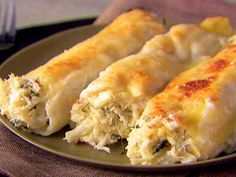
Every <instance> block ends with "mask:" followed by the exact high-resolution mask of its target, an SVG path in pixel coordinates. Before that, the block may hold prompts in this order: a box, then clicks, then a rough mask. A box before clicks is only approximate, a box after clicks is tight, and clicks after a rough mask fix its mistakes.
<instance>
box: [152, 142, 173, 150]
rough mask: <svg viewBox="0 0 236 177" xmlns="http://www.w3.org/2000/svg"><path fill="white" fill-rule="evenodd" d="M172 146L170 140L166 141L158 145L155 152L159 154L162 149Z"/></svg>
mask: <svg viewBox="0 0 236 177" xmlns="http://www.w3.org/2000/svg"><path fill="white" fill-rule="evenodd" d="M169 146H170V143H169V141H168V140H164V141H162V143H161V144H160V145H158V146H157V147H156V149H155V151H154V153H157V152H159V151H160V150H161V149H163V148H165V147H169Z"/></svg>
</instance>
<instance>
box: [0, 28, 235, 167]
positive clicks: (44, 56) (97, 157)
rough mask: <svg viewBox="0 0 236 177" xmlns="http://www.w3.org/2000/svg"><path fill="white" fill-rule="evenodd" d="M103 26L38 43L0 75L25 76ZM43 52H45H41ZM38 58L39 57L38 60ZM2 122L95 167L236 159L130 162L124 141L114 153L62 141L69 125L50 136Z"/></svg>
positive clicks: (47, 147) (15, 57)
mask: <svg viewBox="0 0 236 177" xmlns="http://www.w3.org/2000/svg"><path fill="white" fill-rule="evenodd" d="M103 27H104V25H87V26H83V27H77V28H73V29H70V30H66V31H63V32H59V33H57V34H54V35H52V36H50V37H48V38H46V39H43V40H41V41H39V42H36V43H34V44H32V45H30V46H28V47H26V48H24V49H22V50H21V51H19V52H17V53H16V54H14V55H13V56H11V57H10V58H9V59H7V60H6V61H5V62H4V63H3V64H2V65H1V66H0V76H1V77H2V78H6V77H7V75H8V74H10V72H13V73H15V74H16V75H22V74H23V73H27V72H29V71H30V70H32V69H34V68H36V67H38V66H39V65H41V64H44V63H45V62H46V61H48V60H49V59H50V58H52V57H53V56H55V55H57V54H60V53H61V52H63V50H65V49H69V48H70V47H71V46H73V45H74V44H76V43H78V42H79V41H83V40H85V39H86V38H88V37H90V36H92V35H94V34H95V33H96V32H98V31H99V30H101V29H102V28H103ZM42 51H43V52H42ZM37 59H38V60H37ZM9 71H10V72H9ZM0 120H1V122H2V123H3V124H4V125H5V126H6V127H7V128H8V129H9V130H11V131H12V132H13V133H14V134H16V135H17V136H19V137H21V138H22V139H24V140H25V141H27V142H29V143H31V144H33V145H35V146H37V147H39V148H41V149H44V150H46V151H49V152H51V153H54V154H57V155H60V156H63V157H66V158H69V159H73V160H76V161H79V162H82V163H86V164H89V165H92V166H96V167H98V166H99V167H104V168H113V169H122V170H131V171H173V170H184V169H193V168H201V167H207V166H212V165H216V164H221V163H225V162H229V161H232V160H235V159H236V153H232V154H229V155H225V156H220V157H217V158H214V159H210V160H205V161H199V162H194V163H189V164H174V165H130V164H129V160H128V158H127V157H126V156H125V155H123V154H122V151H123V148H124V145H123V147H122V143H119V144H116V145H113V146H111V152H112V153H111V154H108V153H105V152H102V151H96V150H94V149H93V148H92V147H91V146H89V145H86V144H79V145H75V144H69V143H67V142H66V141H64V140H63V138H64V132H65V130H66V128H64V129H63V130H61V131H60V132H58V133H55V134H53V135H52V136H49V137H42V136H39V135H35V134H28V133H26V132H24V131H22V130H20V129H17V128H15V127H14V126H13V125H12V124H11V123H10V122H9V121H8V119H7V118H6V117H4V116H0Z"/></svg>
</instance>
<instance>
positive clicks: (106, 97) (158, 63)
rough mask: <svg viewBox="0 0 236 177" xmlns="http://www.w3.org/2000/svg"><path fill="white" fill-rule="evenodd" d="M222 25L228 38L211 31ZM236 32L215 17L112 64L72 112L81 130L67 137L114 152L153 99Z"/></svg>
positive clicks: (174, 30) (184, 27)
mask: <svg viewBox="0 0 236 177" xmlns="http://www.w3.org/2000/svg"><path fill="white" fill-rule="evenodd" d="M222 22H225V24H226V25H225V29H229V30H228V31H230V32H229V33H228V34H227V35H226V34H220V30H216V29H214V30H216V32H215V31H214V30H213V29H212V28H211V24H214V25H215V24H218V23H222ZM232 33H233V32H232V27H231V26H230V24H229V21H228V19H227V18H223V17H214V18H209V19H206V20H204V21H203V22H202V23H201V24H199V25H195V24H180V25H176V26H174V27H172V28H171V29H170V31H169V32H168V33H166V34H161V35H157V36H155V37H154V38H152V39H151V40H150V41H148V42H147V43H146V44H145V46H144V47H143V49H142V50H141V51H140V52H139V53H138V54H135V55H131V56H128V57H126V58H124V59H122V60H119V61H117V62H115V63H113V64H112V65H111V66H109V67H108V68H107V69H106V70H105V71H103V72H101V74H100V76H99V77H98V78H97V79H96V80H94V81H93V82H92V83H90V84H89V85H88V87H87V88H86V89H84V90H83V91H82V93H81V95H80V98H79V99H78V100H77V102H76V103H75V104H74V105H73V108H72V111H71V121H72V122H73V124H76V125H75V126H76V127H75V128H74V129H73V130H71V131H69V132H67V133H66V137H65V139H66V140H67V141H68V142H70V143H72V142H73V143H77V142H86V143H89V144H91V145H93V146H94V147H95V148H96V149H99V150H105V151H107V152H109V151H110V150H109V148H108V147H106V145H109V144H113V143H116V142H117V141H118V140H119V139H122V138H127V137H128V135H129V133H130V131H131V129H132V128H134V127H135V125H136V122H137V120H138V119H139V117H140V115H141V114H142V111H143V109H144V107H145V105H146V103H147V101H148V100H149V99H150V98H151V97H152V96H154V95H155V94H156V93H158V92H160V91H161V90H162V89H163V88H164V86H165V85H166V83H167V82H168V81H169V80H170V79H171V78H173V77H174V76H176V75H177V74H178V73H180V72H181V71H183V70H186V69H187V68H191V67H193V66H194V65H196V64H197V63H199V62H200V61H202V60H206V59H208V58H209V57H211V56H212V55H214V54H216V53H217V52H218V51H220V50H221V49H222V48H223V47H224V46H225V44H226V41H227V39H228V36H230V35H232Z"/></svg>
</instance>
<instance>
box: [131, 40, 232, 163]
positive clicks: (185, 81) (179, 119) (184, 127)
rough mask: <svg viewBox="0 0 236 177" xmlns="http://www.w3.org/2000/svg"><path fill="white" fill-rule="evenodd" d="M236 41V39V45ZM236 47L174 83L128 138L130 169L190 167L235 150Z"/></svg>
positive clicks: (147, 109) (149, 107) (149, 106)
mask: <svg viewBox="0 0 236 177" xmlns="http://www.w3.org/2000/svg"><path fill="white" fill-rule="evenodd" d="M235 42H236V40H235ZM235 115H236V45H230V46H228V47H227V48H226V49H225V50H223V51H222V52H220V53H219V54H217V55H216V56H215V57H214V58H212V59H210V60H208V61H204V62H202V63H200V64H199V65H197V66H196V67H195V68H193V69H191V70H188V71H186V72H184V73H182V74H180V75H179V76H177V77H176V78H174V79H173V80H172V81H171V82H170V83H169V84H168V85H167V87H166V88H165V90H164V91H163V92H162V93H160V94H157V95H156V96H155V97H153V98H152V99H151V100H150V101H149V102H148V104H147V106H146V107H145V110H144V113H143V114H142V116H141V119H140V120H139V123H138V128H135V129H133V130H132V132H131V133H130V135H129V138H128V146H127V149H128V151H127V155H128V157H129V158H130V160H131V163H132V164H173V163H189V162H194V161H198V160H206V159H209V158H213V157H216V156H217V155H219V154H220V153H221V152H223V151H224V152H226V153H230V152H232V151H234V150H235V148H236V117H235Z"/></svg>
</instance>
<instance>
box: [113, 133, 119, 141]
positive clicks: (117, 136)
mask: <svg viewBox="0 0 236 177" xmlns="http://www.w3.org/2000/svg"><path fill="white" fill-rule="evenodd" d="M111 139H112V140H115V141H117V140H119V139H121V136H120V135H116V134H112V135H111Z"/></svg>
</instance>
